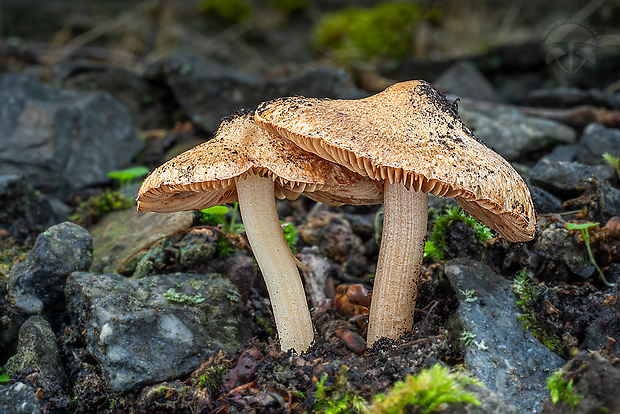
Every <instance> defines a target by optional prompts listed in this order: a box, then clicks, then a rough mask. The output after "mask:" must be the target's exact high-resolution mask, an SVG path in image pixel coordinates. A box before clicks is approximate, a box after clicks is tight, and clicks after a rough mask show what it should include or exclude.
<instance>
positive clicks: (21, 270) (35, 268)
mask: <svg viewBox="0 0 620 414" xmlns="http://www.w3.org/2000/svg"><path fill="white" fill-rule="evenodd" d="M92 243H93V242H92V239H91V237H90V234H88V232H87V231H86V230H85V229H83V228H82V227H80V226H78V225H77V224H73V223H70V222H65V223H61V224H57V225H55V226H52V227H50V228H49V229H47V230H46V231H44V232H43V233H41V234H40V235H39V237H37V241H36V242H35V244H34V247H33V248H32V250H31V251H30V253H29V254H28V257H27V258H26V260H24V261H21V262H19V263H17V264H16V265H15V266H13V267H12V268H11V271H10V273H9V279H8V281H9V294H11V295H12V297H13V298H14V301H15V307H16V308H17V309H18V310H19V311H20V312H21V313H23V314H26V315H34V314H37V313H39V312H43V314H44V316H46V317H47V318H48V320H49V321H50V322H52V323H53V324H54V323H56V324H58V322H59V320H60V319H59V317H61V315H62V313H63V312H64V307H65V300H64V288H65V282H66V279H67V277H68V276H69V274H71V272H75V271H84V270H88V269H89V268H90V264H91V263H92V261H93V254H92V252H93V244H92Z"/></svg>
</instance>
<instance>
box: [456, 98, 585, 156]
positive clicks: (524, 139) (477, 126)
mask: <svg viewBox="0 0 620 414" xmlns="http://www.w3.org/2000/svg"><path fill="white" fill-rule="evenodd" d="M459 114H460V115H461V118H462V119H463V121H464V122H465V124H467V126H468V127H469V128H470V129H471V130H472V131H473V132H474V133H475V134H476V136H477V137H478V138H479V139H480V140H482V141H483V142H484V143H485V144H487V145H488V146H489V147H492V148H493V149H494V150H495V151H497V152H498V153H499V154H500V155H501V156H502V157H504V158H506V159H507V160H509V161H513V160H517V159H519V158H524V157H526V156H527V155H528V154H531V153H534V152H537V151H541V150H544V149H547V148H551V147H553V146H555V145H558V144H573V143H575V141H576V134H575V131H574V130H573V129H572V128H570V127H567V126H566V125H563V124H560V123H559V122H555V121H551V120H548V119H541V118H535V117H530V116H526V115H523V114H522V113H520V112H519V111H517V110H516V109H512V108H507V107H488V108H485V109H481V108H476V109H474V108H469V107H467V105H466V104H462V105H460V106H459Z"/></svg>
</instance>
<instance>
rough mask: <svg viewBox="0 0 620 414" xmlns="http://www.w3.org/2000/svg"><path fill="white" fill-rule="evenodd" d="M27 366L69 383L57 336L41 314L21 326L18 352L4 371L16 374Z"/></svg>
mask: <svg viewBox="0 0 620 414" xmlns="http://www.w3.org/2000/svg"><path fill="white" fill-rule="evenodd" d="M26 368H37V369H38V370H39V371H40V372H41V373H42V374H43V375H51V376H53V377H55V378H56V379H58V381H59V382H61V383H62V384H64V385H67V384H68V381H67V376H66V375H65V371H64V369H63V366H62V362H61V360H60V354H59V353H58V345H57V344H56V337H55V336H54V332H53V331H52V327H51V326H50V324H49V323H48V322H47V321H46V320H45V319H44V318H43V317H41V316H32V317H30V318H29V319H28V320H27V321H26V322H25V323H24V324H23V325H22V326H21V328H20V329H19V343H18V345H17V354H16V355H14V356H12V357H11V358H9V360H8V361H7V363H6V365H5V366H4V372H3V373H4V374H7V375H8V376H14V375H15V374H16V373H17V372H18V371H21V370H24V369H26Z"/></svg>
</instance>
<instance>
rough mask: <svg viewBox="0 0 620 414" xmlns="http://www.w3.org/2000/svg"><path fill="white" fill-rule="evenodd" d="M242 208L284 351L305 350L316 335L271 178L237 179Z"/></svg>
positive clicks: (251, 176)
mask: <svg viewBox="0 0 620 414" xmlns="http://www.w3.org/2000/svg"><path fill="white" fill-rule="evenodd" d="M237 195H238V197H239V209H240V210H241V217H242V218H243V224H244V226H245V232H246V234H247V236H248V240H249V242H250V246H251V247H252V251H253V252H254V257H255V258H256V261H257V262H258V266H259V267H260V269H261V272H262V274H263V278H264V279H265V284H266V285H267V290H268V291H269V299H270V300H271V306H272V308H273V315H274V318H275V321H276V327H277V330H278V334H279V335H280V345H281V347H282V350H283V351H287V350H289V349H293V350H295V351H296V352H302V351H306V350H307V349H308V348H309V347H310V344H311V343H312V340H313V338H314V331H313V329H312V320H311V319H310V312H309V311H308V305H307V302H306V295H305V293H304V288H303V284H302V282H301V278H300V276H299V271H298V270H297V265H296V262H295V259H294V257H293V254H292V253H291V251H290V249H289V246H288V244H287V243H286V239H285V238H284V234H283V233H282V227H281V226H280V220H279V218H278V213H277V211H276V204H275V193H274V183H273V180H272V179H271V178H268V177H261V176H258V175H254V174H250V175H247V176H246V177H245V178H242V179H239V180H238V181H237Z"/></svg>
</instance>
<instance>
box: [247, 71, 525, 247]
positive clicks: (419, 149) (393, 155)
mask: <svg viewBox="0 0 620 414" xmlns="http://www.w3.org/2000/svg"><path fill="white" fill-rule="evenodd" d="M255 119H256V122H257V124H258V125H259V126H260V127H262V128H265V129H266V130H268V131H270V132H273V133H276V134H278V135H280V136H282V137H284V138H287V139H289V140H291V141H292V142H294V143H295V144H297V145H298V146H299V147H301V148H302V149H304V150H306V151H309V152H312V153H315V154H317V155H319V156H321V157H323V158H325V159H327V160H330V161H333V162H336V163H338V164H341V165H344V166H346V167H347V168H349V169H351V170H352V171H356V172H358V173H359V174H361V175H364V176H366V177H370V178H372V179H374V180H380V181H384V180H389V181H390V183H394V182H401V183H403V184H404V185H405V186H406V187H407V188H408V189H414V190H415V191H420V190H421V191H424V192H428V193H431V194H434V195H436V196H441V197H454V199H455V200H456V201H457V202H458V203H459V204H460V205H461V206H462V207H463V208H464V209H465V210H466V211H467V212H469V213H470V214H471V215H472V216H474V217H475V218H477V219H479V220H480V221H482V222H483V223H485V224H486V225H488V226H489V227H491V228H492V229H494V230H496V231H497V232H499V233H500V234H501V235H502V236H503V237H505V238H506V239H508V240H510V241H513V242H516V241H526V240H531V239H532V238H533V237H534V233H535V222H536V217H535V213H534V206H533V204H532V198H531V195H530V191H529V189H528V187H527V186H526V184H525V182H524V181H523V179H522V178H521V176H520V175H519V174H518V173H517V172H516V171H515V170H514V168H512V166H511V165H510V164H509V163H508V162H507V161H506V160H504V159H503V158H502V157H501V156H499V155H498V154H497V153H495V152H494V151H493V150H491V149H490V148H488V147H487V146H485V145H484V144H483V143H482V142H480V141H479V140H478V139H477V138H476V137H475V136H474V135H473V134H472V133H471V131H470V130H469V129H468V128H467V126H465V124H464V123H463V122H462V121H461V119H460V117H459V115H458V112H457V107H456V104H451V103H450V102H449V101H448V100H447V99H446V97H445V94H443V93H441V92H439V91H438V90H437V89H435V88H433V87H432V86H431V85H430V84H429V83H427V82H424V81H408V82H401V83H397V84H394V85H392V86H390V87H389V88H387V89H386V90H384V91H383V92H380V93H378V94H376V95H373V96H370V97H368V98H364V99H358V100H341V99H340V100H332V99H320V98H305V97H302V96H299V97H290V98H279V99H275V100H273V101H269V102H264V103H262V104H261V105H260V106H259V107H258V109H257V110H256V115H255Z"/></svg>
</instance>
